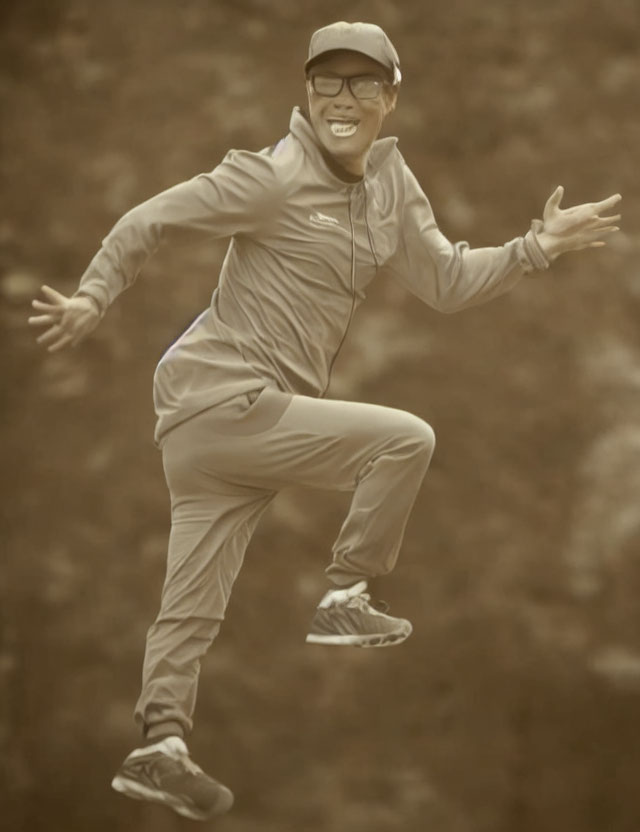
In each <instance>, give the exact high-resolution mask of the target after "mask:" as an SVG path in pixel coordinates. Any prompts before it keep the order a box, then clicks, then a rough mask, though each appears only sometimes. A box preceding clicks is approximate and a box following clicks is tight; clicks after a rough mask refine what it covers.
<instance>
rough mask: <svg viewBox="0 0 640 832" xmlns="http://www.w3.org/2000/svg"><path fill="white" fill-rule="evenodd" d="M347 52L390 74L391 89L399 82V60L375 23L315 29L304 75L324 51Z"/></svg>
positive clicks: (347, 24) (340, 23)
mask: <svg viewBox="0 0 640 832" xmlns="http://www.w3.org/2000/svg"><path fill="white" fill-rule="evenodd" d="M336 49H348V50H349V51H350V52H360V53H362V54H363V55H367V56H368V57H369V58H373V60H374V61H377V62H378V63H379V64H382V66H384V67H386V68H387V69H389V70H390V71H391V74H392V77H393V84H394V86H395V85H397V84H399V83H400V81H401V80H402V73H401V72H400V58H399V57H398V53H397V52H396V49H395V47H394V45H393V44H392V43H391V41H390V40H389V38H388V36H387V35H386V34H385V32H384V31H383V30H382V29H381V28H380V27H379V26H377V25H376V24H375V23H345V21H344V20H340V21H338V22H337V23H331V24H329V26H323V27H322V29H316V31H315V32H314V33H313V34H312V35H311V41H310V43H309V57H308V58H307V62H306V63H305V65H304V69H305V72H306V71H307V70H308V69H309V67H310V66H311V65H312V64H313V63H315V62H316V60H317V59H318V58H319V57H320V56H321V55H324V54H325V52H333V51H334V50H336Z"/></svg>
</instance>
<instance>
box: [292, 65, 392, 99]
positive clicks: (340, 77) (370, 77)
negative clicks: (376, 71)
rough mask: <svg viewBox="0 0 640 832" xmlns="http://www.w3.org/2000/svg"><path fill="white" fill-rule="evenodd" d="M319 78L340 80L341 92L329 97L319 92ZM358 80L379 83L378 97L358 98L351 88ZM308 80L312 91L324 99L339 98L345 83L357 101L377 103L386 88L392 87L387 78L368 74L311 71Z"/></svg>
mask: <svg viewBox="0 0 640 832" xmlns="http://www.w3.org/2000/svg"><path fill="white" fill-rule="evenodd" d="M318 76H322V77H323V78H335V79H336V80H340V81H341V82H342V83H341V84H340V88H339V90H338V91H337V92H336V93H334V94H333V95H327V94H326V93H323V92H318V90H317V89H316V85H315V79H316V78H317V77H318ZM358 78H366V79H367V80H370V81H375V82H377V83H378V84H379V85H380V86H379V89H378V92H377V93H376V95H374V96H373V97H372V98H361V97H359V96H357V95H356V94H355V92H354V91H353V88H352V86H351V82H352V81H354V80H357V79H358ZM307 80H308V81H309V82H310V83H311V89H312V90H313V91H314V92H315V94H316V95H320V96H322V98H337V97H338V96H339V95H340V93H341V92H342V90H343V89H344V85H345V82H346V84H347V88H348V90H349V92H350V93H351V95H352V96H353V97H354V98H355V99H356V101H375V100H376V99H377V98H380V94H381V93H382V91H383V89H384V87H389V86H391V84H390V83H389V81H388V80H386V79H385V78H380V77H379V76H377V75H372V74H369V73H366V72H365V73H359V74H358V75H338V74H337V73H331V72H313V71H311V70H310V71H309V73H308V74H307Z"/></svg>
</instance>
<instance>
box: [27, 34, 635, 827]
mask: <svg viewBox="0 0 640 832" xmlns="http://www.w3.org/2000/svg"><path fill="white" fill-rule="evenodd" d="M305 72H306V87H307V96H308V107H309V111H308V115H307V114H305V113H304V112H303V111H301V110H300V109H297V108H296V109H294V111H293V114H292V118H291V124H290V133H289V134H288V135H287V136H286V137H285V138H284V139H282V140H281V141H279V142H278V143H277V144H276V145H274V146H273V147H270V148H268V149H265V150H263V151H261V152H259V153H250V152H246V151H231V152H230V153H229V154H228V155H227V156H226V157H225V159H224V160H223V162H222V163H221V164H220V165H219V166H218V167H217V168H215V169H214V170H213V171H212V172H211V173H208V174H203V175H200V176H197V177H195V178H194V179H192V180H191V181H189V182H186V183H183V184H181V185H177V186H176V187H174V188H171V189H169V190H168V191H165V192H164V193H161V194H159V195H158V196H156V197H153V198H152V199H150V200H148V201H147V202H145V203H143V204H142V205H139V206H138V207H136V208H134V209H133V210H132V211H130V212H129V213H128V214H126V215H125V216H124V217H123V218H122V219H121V220H120V221H119V222H118V223H117V224H116V225H115V227H114V228H113V230H112V231H111V233H110V234H109V235H108V236H107V238H106V239H105V241H104V243H103V246H102V248H101V250H100V251H99V252H98V254H97V255H96V256H95V258H94V259H93V261H92V262H91V264H90V265H89V267H88V269H87V271H86V272H85V274H84V276H83V277H82V279H81V281H80V286H79V288H78V290H77V291H76V292H75V294H74V295H73V296H72V297H71V298H66V297H64V296H63V295H61V294H60V293H59V292H57V291H55V290H53V289H50V288H49V287H43V292H44V293H45V295H46V298H47V301H46V302H42V301H39V300H35V301H34V302H33V305H34V307H35V308H36V309H37V310H38V312H39V313H40V314H38V315H37V316H35V317H33V318H31V319H30V321H31V323H33V324H34V325H36V326H44V327H46V330H45V332H44V333H43V334H42V335H41V336H40V337H39V338H38V341H39V342H40V343H42V344H44V345H46V346H47V347H48V349H49V350H50V351H54V350H58V349H61V348H63V347H65V346H67V345H69V344H71V345H75V344H76V343H78V342H79V341H80V340H81V339H82V338H84V337H85V336H86V335H87V334H88V333H89V332H91V330H93V328H94V327H95V326H96V325H97V323H98V322H99V320H100V318H101V317H102V316H103V315H104V313H105V311H106V309H107V308H108V306H109V304H110V303H112V302H113V300H114V299H115V298H116V296H117V295H118V294H119V293H120V292H122V291H123V290H124V289H125V288H127V287H128V286H129V285H131V284H132V283H133V281H134V280H135V279H136V277H137V275H138V273H139V271H140V269H141V268H142V266H143V264H144V263H145V261H146V260H147V258H148V257H149V256H150V255H151V254H152V253H153V252H154V251H155V250H156V248H157V247H158V246H159V245H160V244H161V243H166V242H171V241H172V240H173V239H176V238H178V237H180V236H183V235H185V234H189V233H191V234H196V235H201V236H202V235H208V236H210V237H230V238H231V242H230V245H229V249H228V252H227V256H226V259H225V262H224V265H223V268H222V272H221V275H220V280H219V285H218V288H217V289H216V290H215V292H214V293H213V297H212V300H211V306H210V307H209V308H208V309H207V310H205V311H204V312H203V313H202V314H201V315H200V317H199V318H198V319H197V320H196V321H195V322H194V323H193V324H192V325H191V326H190V327H189V329H188V330H187V331H186V332H185V333H184V334H183V335H182V336H181V337H180V338H179V339H178V341H177V342H176V343H175V344H173V345H172V346H171V347H170V348H169V350H168V351H167V352H166V354H165V355H164V356H163V357H162V359H161V361H160V363H159V365H158V368H157V371H156V374H155V379H154V402H155V407H156V412H157V416H158V421H157V427H156V441H157V444H158V445H159V446H160V447H161V449H162V453H163V463H164V469H165V473H166V478H167V483H168V487H169V491H170V495H171V507H172V528H171V534H170V540H169V553H168V563H167V575H166V580H165V585H164V589H163V595H162V602H161V608H160V612H159V615H158V618H157V619H156V621H155V623H154V624H153V626H152V627H151V628H150V630H149V633H148V636H147V645H146V654H145V661H144V671H143V685H142V692H141V695H140V698H139V701H138V703H137V706H136V720H137V722H138V724H139V725H140V727H141V729H142V731H143V735H144V737H145V741H146V745H144V746H142V747H141V748H138V749H136V750H135V751H133V752H132V753H131V754H130V755H129V756H128V757H127V759H126V760H125V761H124V763H123V765H122V767H121V769H120V770H119V772H118V774H117V775H116V777H115V778H114V781H113V786H114V788H116V789H118V790H120V791H122V792H124V793H125V794H127V795H129V796H131V797H137V798H141V799H148V800H153V801H157V802H160V803H164V804H166V805H169V806H171V807H172V808H173V809H175V810H176V811H177V812H179V813H180V814H182V815H185V816H187V817H191V818H198V819H204V818H207V817H211V816H212V815H214V814H218V813H221V812H224V811H226V810H227V809H229V808H230V806H231V803H232V800H233V798H232V795H231V792H230V791H229V790H228V789H227V788H226V787H224V786H222V785H221V784H220V783H218V782H216V781H215V780H214V779H213V778H211V777H208V776H207V775H206V774H204V773H203V772H202V771H201V769H199V768H198V767H197V766H195V764H194V763H193V762H192V761H191V760H190V758H189V756H188V751H187V747H186V745H185V742H184V738H185V737H186V735H187V734H188V733H189V732H190V730H191V728H192V714H193V709H194V705H195V698H196V685H197V678H198V672H199V667H200V659H201V657H202V656H203V655H204V653H205V652H206V650H207V649H208V647H209V645H210V644H211V642H212V640H213V639H214V638H215V636H216V635H217V633H218V630H219V627H220V623H221V621H222V619H223V616H224V611H225V608H226V606H227V602H228V600H229V595H230V592H231V588H232V585H233V582H234V579H235V577H236V575H237V573H238V571H239V569H240V567H241V564H242V559H243V556H244V552H245V549H246V546H247V544H248V542H249V540H250V538H251V534H252V532H253V530H254V529H255V526H256V524H257V522H258V520H259V518H260V516H261V514H262V513H263V511H264V509H265V508H266V507H267V505H268V504H269V502H270V501H271V500H272V499H273V497H274V496H275V494H276V493H277V492H278V490H279V489H280V488H282V487H284V486H286V485H290V484H296V483H297V484H302V485H310V486H314V487H323V488H327V489H339V490H345V491H352V492H353V498H352V503H351V506H350V510H349V512H348V515H347V517H346V519H345V521H344V524H343V526H342V529H341V531H340V534H339V536H338V539H337V541H336V542H335V544H334V547H333V559H332V562H331V564H330V565H329V567H328V568H327V577H328V579H329V582H330V588H329V589H328V590H327V592H326V594H325V595H324V597H323V598H322V599H321V600H320V602H319V605H318V608H317V610H316V612H315V616H314V618H313V621H312V622H311V626H310V629H309V633H308V635H307V641H308V642H311V643H319V644H328V645H358V646H376V647H377V646H387V645H394V644H398V643H400V642H401V641H403V640H404V639H405V638H407V636H408V635H409V634H410V632H411V625H410V623H409V622H408V621H406V620H404V619H400V618H395V617H393V616H391V615H388V614H386V613H384V612H381V611H380V610H379V609H377V608H376V607H375V606H374V605H372V604H370V603H369V602H370V597H369V595H368V594H367V592H366V590H367V581H368V579H370V578H371V577H372V576H375V575H381V574H384V573H387V572H389V571H390V570H391V569H392V568H393V566H394V564H395V562H396V559H397V556H398V552H399V548H400V544H401V540H402V536H403V532H404V529H405V525H406V522H407V519H408V516H409V513H410V510H411V508H412V506H413V503H414V500H415V497H416V494H417V492H418V489H419V488H420V484H421V482H422V480H423V477H424V475H425V472H426V470H427V467H428V465H429V461H430V458H431V455H432V452H433V448H434V436H433V432H432V430H431V428H430V427H429V426H428V425H427V424H426V423H425V422H423V421H422V420H421V419H418V418H417V417H415V416H413V415H411V414H409V413H405V412H403V411H399V410H395V409H393V408H387V407H379V406H375V405H370V404H361V403H355V402H339V401H331V400H327V399H324V398H323V397H324V395H325V393H326V391H327V387H328V384H329V379H330V374H331V368H332V366H333V363H334V361H335V358H336V356H337V354H338V352H339V350H340V348H341V346H342V343H343V341H344V339H345V337H346V334H347V331H348V328H349V325H350V322H351V320H352V317H353V314H354V311H355V309H356V308H357V306H358V305H359V303H360V302H361V301H362V300H363V299H364V296H365V290H366V286H367V284H368V283H369V282H370V281H371V280H372V279H373V278H374V277H375V276H376V274H378V273H379V272H384V273H385V274H386V275H387V276H389V277H391V278H395V279H397V280H399V281H400V282H401V283H402V284H403V285H404V286H406V287H407V288H408V289H409V290H410V291H411V292H413V293H414V294H416V295H417V296H418V297H419V298H421V299H422V300H423V301H425V302H426V303H428V304H429V305H431V306H433V307H435V308H437V309H440V310H442V311H446V312H451V311H455V310H457V309H462V308H464V307H467V306H470V305H472V304H475V303H480V302H483V301H486V300H489V299H491V298H493V297H496V296H498V295H499V294H501V293H503V292H505V291H507V290H508V289H510V288H511V287H512V286H514V285H515V284H516V283H517V282H518V281H519V280H520V279H521V277H522V276H523V275H524V274H527V273H529V272H532V271H534V270H536V269H545V268H547V267H548V265H549V263H550V261H551V260H553V259H554V258H555V257H556V256H558V255H559V254H561V253H563V252H565V251H570V250H573V249H579V248H584V247H586V246H599V245H604V242H603V241H602V240H601V239H600V238H601V236H602V235H604V234H607V233H609V232H611V231H615V230H616V227H615V225H614V223H615V222H616V221H617V220H618V217H617V216H616V217H600V216H599V212H601V211H602V212H604V211H607V210H608V209H609V208H611V207H612V206H613V205H614V204H616V203H617V202H618V200H619V199H620V197H619V195H615V196H612V197H610V198H609V199H606V200H603V201H602V202H599V203H595V204H589V205H581V206H578V207H575V208H571V209H568V210H561V209H560V207H559V204H560V201H561V197H562V189H561V188H558V189H557V190H556V191H555V192H554V194H552V196H551V197H550V199H549V200H548V202H547V204H546V206H545V209H544V216H543V220H542V221H534V223H533V226H532V229H531V230H529V231H528V232H527V233H526V234H525V236H524V237H518V238H516V239H515V240H512V241H511V242H509V243H507V244H506V245H504V246H501V247H495V248H481V249H473V250H472V249H469V247H468V246H467V244H466V243H457V244H456V245H452V244H451V243H450V242H449V241H448V240H446V239H445V237H444V236H443V235H442V234H441V232H440V231H439V229H438V227H437V225H436V222H435V220H434V216H433V213H432V211H431V207H430V205H429V202H428V201H427V198H426V197H425V196H424V194H423V193H422V191H421V189H420V187H419V185H418V183H417V181H416V179H415V178H414V176H413V175H412V173H411V171H410V170H409V169H408V167H407V166H406V164H405V163H404V160H403V159H402V157H401V155H400V153H399V151H398V149H397V147H396V140H395V139H391V138H388V139H383V140H377V137H378V134H379V132H380V128H381V126H382V123H383V121H384V119H385V118H386V116H387V115H388V114H389V113H390V112H391V111H392V110H393V109H394V108H395V106H396V101H397V96H398V89H399V84H400V80H401V74H400V62H399V59H398V55H397V52H396V50H395V48H394V47H393V45H392V44H391V42H390V40H389V38H388V37H387V36H386V34H385V33H384V32H383V31H382V30H381V29H380V28H379V27H377V26H375V25H373V24H368V23H354V24H347V23H335V24H332V25H330V26H327V27H324V28H322V29H319V30H318V31H316V32H315V33H314V34H313V36H312V38H311V43H310V48H309V60H308V61H307V63H306V65H305Z"/></svg>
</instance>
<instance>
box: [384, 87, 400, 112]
mask: <svg viewBox="0 0 640 832" xmlns="http://www.w3.org/2000/svg"><path fill="white" fill-rule="evenodd" d="M386 99H387V112H386V115H390V114H391V113H392V112H393V111H394V110H395V108H396V103H397V101H398V88H397V87H393V88H392V89H391V90H388V91H387V93H386Z"/></svg>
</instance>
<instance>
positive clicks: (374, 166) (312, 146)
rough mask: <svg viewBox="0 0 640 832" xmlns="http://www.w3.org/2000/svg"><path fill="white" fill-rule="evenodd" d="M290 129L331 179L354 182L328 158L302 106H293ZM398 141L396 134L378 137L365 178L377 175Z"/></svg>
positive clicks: (341, 182)
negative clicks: (341, 176)
mask: <svg viewBox="0 0 640 832" xmlns="http://www.w3.org/2000/svg"><path fill="white" fill-rule="evenodd" d="M289 130H290V131H291V133H292V135H293V136H295V138H296V139H298V141H299V142H300V143H301V144H302V146H303V147H304V149H305V150H306V151H307V153H308V154H309V155H310V156H311V157H312V158H313V159H314V161H315V162H316V163H317V164H318V165H321V166H322V168H324V169H325V170H326V172H327V174H328V175H329V176H330V177H331V179H333V180H337V181H339V182H340V184H341V185H345V184H353V183H351V182H348V181H347V180H346V179H342V178H340V175H339V173H338V172H337V168H339V166H335V167H334V166H333V165H331V163H330V162H329V161H328V160H327V158H326V154H325V152H324V149H323V147H322V145H321V144H320V142H319V141H318V137H317V136H316V134H315V130H314V129H313V127H312V126H311V122H310V121H309V120H308V118H307V117H306V116H305V115H304V113H303V111H302V109H301V108H300V107H294V108H293V112H292V113H291V121H290V123H289ZM397 143H398V139H397V138H396V137H395V136H390V137H389V138H385V139H377V140H376V141H375V142H374V143H373V146H372V148H371V152H370V153H369V158H368V159H367V167H366V170H365V174H364V178H365V179H368V178H370V177H371V176H375V175H376V174H377V173H378V171H379V170H380V168H382V167H383V165H384V163H385V162H386V161H387V159H388V157H389V156H390V154H391V153H392V152H393V150H394V149H395V147H396V144H397ZM358 181H362V180H358Z"/></svg>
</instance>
